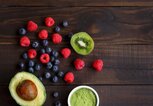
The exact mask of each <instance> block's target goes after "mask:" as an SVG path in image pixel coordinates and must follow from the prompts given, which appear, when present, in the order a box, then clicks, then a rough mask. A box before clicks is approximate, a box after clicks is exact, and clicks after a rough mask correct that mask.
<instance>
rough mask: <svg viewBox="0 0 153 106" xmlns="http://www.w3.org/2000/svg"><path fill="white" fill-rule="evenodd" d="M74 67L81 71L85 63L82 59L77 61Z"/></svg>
mask: <svg viewBox="0 0 153 106" xmlns="http://www.w3.org/2000/svg"><path fill="white" fill-rule="evenodd" d="M74 66H75V68H76V69H77V70H78V71H79V70H81V69H83V68H84V66H85V62H84V61H83V60H82V59H76V60H75V61H74Z"/></svg>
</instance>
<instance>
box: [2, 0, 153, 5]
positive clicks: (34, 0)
mask: <svg viewBox="0 0 153 106" xmlns="http://www.w3.org/2000/svg"><path fill="white" fill-rule="evenodd" d="M0 3H1V6H56V7H63V6H153V1H152V0H134V1H133V0H94V1H92V0H73V1H72V0H56V1H52V0H45V1H41V0H30V1H27V0H20V1H18V0H0Z"/></svg>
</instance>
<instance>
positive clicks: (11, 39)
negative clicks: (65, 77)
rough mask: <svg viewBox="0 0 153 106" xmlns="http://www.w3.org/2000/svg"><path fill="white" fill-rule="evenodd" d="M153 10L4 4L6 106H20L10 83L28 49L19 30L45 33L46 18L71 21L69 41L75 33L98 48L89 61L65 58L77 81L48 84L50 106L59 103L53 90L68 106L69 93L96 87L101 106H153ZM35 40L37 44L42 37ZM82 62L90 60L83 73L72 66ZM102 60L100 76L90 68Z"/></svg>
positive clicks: (125, 3) (85, 0) (91, 1)
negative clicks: (31, 27) (30, 27)
mask: <svg viewBox="0 0 153 106" xmlns="http://www.w3.org/2000/svg"><path fill="white" fill-rule="evenodd" d="M152 6H153V1H152V0H44V1H42V0H29V1H28V0H0V59H1V61H0V105H1V106H15V105H17V104H16V103H15V101H14V100H13V99H12V97H11V96H10V93H9V91H8V84H9V81H10V79H11V78H12V77H13V76H14V75H15V73H16V72H18V70H16V64H17V63H18V61H19V60H20V54H21V53H23V52H24V51H25V50H26V49H24V48H21V47H20V46H19V45H18V40H19V38H20V36H18V35H17V34H16V30H17V29H18V28H19V27H21V26H23V25H25V24H26V22H27V21H28V20H33V21H35V22H37V23H38V24H39V25H40V29H42V28H45V27H44V26H43V24H42V22H43V19H44V17H46V16H52V17H54V18H55V20H56V22H60V21H62V20H63V19H65V20H68V21H69V23H70V25H69V27H68V28H67V29H66V30H64V31H62V32H61V34H62V35H63V36H66V34H67V33H68V32H70V31H72V32H74V33H75V32H78V31H86V32H88V33H89V34H90V35H91V36H92V37H93V39H94V41H95V49H94V51H93V52H92V53H91V54H90V55H89V56H79V55H77V54H76V53H75V52H74V51H72V56H71V58H70V59H68V60H64V59H61V61H62V64H61V65H60V69H62V70H63V71H65V72H66V71H73V72H74V74H75V78H76V79H75V82H74V83H73V84H71V85H66V84H65V83H64V82H62V81H61V82H59V83H57V84H53V83H51V82H49V81H45V80H44V81H43V83H44V84H45V87H46V90H47V100H46V102H45V106H52V103H53V102H54V101H56V99H53V98H52V96H51V93H52V92H53V91H59V92H60V97H59V100H61V102H62V103H63V105H64V106H66V104H67V96H68V94H69V92H70V91H71V90H72V89H73V88H74V87H76V86H78V85H89V86H91V87H93V88H94V89H95V90H96V91H97V92H98V94H99V96H100V106H153V7H152ZM48 30H49V28H48ZM49 32H51V30H49ZM29 36H30V38H31V39H33V40H35V39H36V35H29ZM50 46H51V47H52V48H54V49H56V50H60V49H61V48H62V47H70V45H69V42H68V40H66V39H65V40H64V41H63V43H62V45H57V46H56V45H53V44H51V45H50ZM77 57H80V58H83V59H84V60H85V61H86V67H85V68H84V70H83V71H81V72H77V71H75V69H74V68H73V66H72V65H71V63H72V61H73V60H74V59H75V58H77ZM96 58H101V59H103V60H104V69H103V72H100V73H96V72H94V70H93V69H92V68H91V67H90V66H91V62H92V61H93V60H94V59H96Z"/></svg>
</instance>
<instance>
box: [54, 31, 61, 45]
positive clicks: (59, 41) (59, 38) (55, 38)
mask: <svg viewBox="0 0 153 106" xmlns="http://www.w3.org/2000/svg"><path fill="white" fill-rule="evenodd" d="M52 41H53V43H54V44H59V43H61V42H62V36H61V35H60V34H58V33H54V34H53V35H52Z"/></svg>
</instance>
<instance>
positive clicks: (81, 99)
mask: <svg viewBox="0 0 153 106" xmlns="http://www.w3.org/2000/svg"><path fill="white" fill-rule="evenodd" d="M70 104H71V106H96V104H97V100H96V95H95V94H94V92H93V91H91V90H90V89H88V88H81V89H79V90H77V91H75V92H74V93H73V94H72V96H71V98H70Z"/></svg>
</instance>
